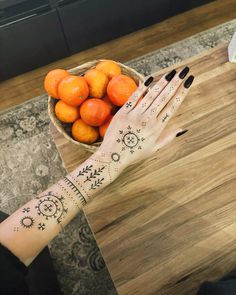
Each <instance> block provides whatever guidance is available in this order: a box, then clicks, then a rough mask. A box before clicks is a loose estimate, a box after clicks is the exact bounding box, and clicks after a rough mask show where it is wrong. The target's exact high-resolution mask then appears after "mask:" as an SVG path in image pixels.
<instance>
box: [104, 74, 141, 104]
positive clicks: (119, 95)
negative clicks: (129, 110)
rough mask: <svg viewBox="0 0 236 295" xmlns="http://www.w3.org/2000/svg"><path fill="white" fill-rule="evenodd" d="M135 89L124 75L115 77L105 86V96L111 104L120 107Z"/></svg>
mask: <svg viewBox="0 0 236 295" xmlns="http://www.w3.org/2000/svg"><path fill="white" fill-rule="evenodd" d="M136 89H137V85H136V83H135V82H134V80H133V79H132V78H130V77H128V76H126V75H119V76H115V77H114V78H112V79H111V81H110V82H109V84H108V86H107V94H108V96H109V98H110V100H111V102H112V103H114V104H115V105H117V106H122V105H123V104H124V103H125V102H126V101H127V100H128V99H129V97H130V96H131V94H132V93H133V92H134V91H135V90H136Z"/></svg>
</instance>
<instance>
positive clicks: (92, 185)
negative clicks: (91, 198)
mask: <svg viewBox="0 0 236 295" xmlns="http://www.w3.org/2000/svg"><path fill="white" fill-rule="evenodd" d="M103 180H104V178H98V179H97V180H95V182H94V183H92V184H91V187H90V189H89V190H95V189H96V188H98V187H99V186H101V185H102V183H103Z"/></svg>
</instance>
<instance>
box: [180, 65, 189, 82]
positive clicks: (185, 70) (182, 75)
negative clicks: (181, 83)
mask: <svg viewBox="0 0 236 295" xmlns="http://www.w3.org/2000/svg"><path fill="white" fill-rule="evenodd" d="M188 72H189V67H185V68H184V69H183V70H182V71H181V72H180V73H179V77H180V79H183V78H184V77H186V75H187V74H188Z"/></svg>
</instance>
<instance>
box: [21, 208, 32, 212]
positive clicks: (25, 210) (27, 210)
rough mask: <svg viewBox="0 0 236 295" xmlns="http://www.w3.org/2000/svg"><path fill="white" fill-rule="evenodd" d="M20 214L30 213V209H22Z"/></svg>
mask: <svg viewBox="0 0 236 295" xmlns="http://www.w3.org/2000/svg"><path fill="white" fill-rule="evenodd" d="M22 212H23V213H29V212H30V208H29V207H27V208H23V209H22Z"/></svg>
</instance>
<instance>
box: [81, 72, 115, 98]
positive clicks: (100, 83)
mask: <svg viewBox="0 0 236 295" xmlns="http://www.w3.org/2000/svg"><path fill="white" fill-rule="evenodd" d="M84 78H85V80H86V81H87V83H88V85H89V95H90V96H91V97H97V98H102V97H103V96H104V94H105V93H106V88H107V84H108V81H109V80H108V78H107V76H106V75H105V74H104V73H102V72H100V71H98V70H96V69H91V70H88V71H87V72H86V74H85V75H84Z"/></svg>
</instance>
